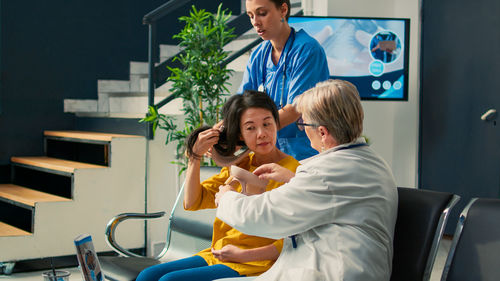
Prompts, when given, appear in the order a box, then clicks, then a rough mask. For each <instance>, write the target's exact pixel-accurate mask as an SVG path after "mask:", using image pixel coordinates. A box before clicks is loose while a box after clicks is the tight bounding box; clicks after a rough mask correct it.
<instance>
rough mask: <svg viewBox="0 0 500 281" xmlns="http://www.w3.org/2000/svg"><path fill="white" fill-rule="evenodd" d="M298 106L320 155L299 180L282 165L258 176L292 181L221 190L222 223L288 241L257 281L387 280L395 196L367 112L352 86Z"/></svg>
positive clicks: (327, 88)
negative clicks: (263, 188) (367, 133)
mask: <svg viewBox="0 0 500 281" xmlns="http://www.w3.org/2000/svg"><path fill="white" fill-rule="evenodd" d="M294 104H295V106H296V109H297V110H298V112H300V113H301V114H302V118H303V120H300V121H298V123H297V125H298V126H299V127H301V128H304V129H305V131H306V134H307V136H308V138H309V139H310V140H311V145H312V147H313V148H314V149H316V150H318V151H319V152H320V153H319V154H318V155H316V156H313V157H311V158H309V159H305V160H303V161H301V164H302V165H301V166H299V167H298V168H297V173H296V174H293V173H292V172H290V171H288V170H286V169H283V167H280V166H279V163H278V164H266V165H262V166H260V167H259V168H257V169H256V170H255V171H254V174H256V175H259V177H260V178H264V179H274V180H276V181H281V182H287V183H286V184H285V185H284V186H282V187H281V188H278V189H276V190H272V191H270V192H266V193H264V194H259V195H255V196H245V195H243V194H239V193H236V192H231V190H230V187H229V186H222V187H221V188H220V192H219V193H218V194H217V195H216V201H217V203H218V209H217V217H218V218H220V219H221V220H222V221H224V222H225V223H227V224H229V225H231V226H232V227H234V228H236V229H238V230H239V231H241V232H243V233H246V234H249V235H258V236H262V237H268V238H274V239H277V238H281V237H291V238H290V239H288V238H287V239H285V241H284V245H283V251H282V253H281V255H280V257H279V258H278V260H277V261H276V263H275V264H274V265H273V266H272V267H271V269H269V270H268V271H267V272H265V273H264V274H262V275H260V276H259V277H257V278H255V279H256V280H273V281H274V280H286V281H289V280H301V281H307V280H311V281H312V280H314V281H316V280H363V281H370V280H373V281H382V280H389V279H390V276H391V266H392V252H393V247H392V243H393V237H394V226H395V223H396V215H397V204H398V197H397V189H396V184H395V181H394V178H393V175H392V173H391V169H390V168H389V166H388V165H387V164H386V162H385V161H384V160H383V159H382V158H380V157H379V156H378V155H377V154H376V153H375V152H374V151H373V150H372V149H370V147H369V146H368V145H367V144H366V142H365V139H364V138H363V137H361V133H362V129H363V109H362V107H361V103H360V100H359V94H358V92H357V90H356V88H355V86H354V85H352V84H351V83H349V82H346V81H340V80H329V81H327V82H321V83H318V84H317V85H316V87H315V88H313V89H310V90H308V91H306V92H305V93H304V94H302V95H300V96H298V97H297V98H296V99H295V101H294ZM248 279H250V278H248Z"/></svg>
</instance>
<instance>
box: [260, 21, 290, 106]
mask: <svg viewBox="0 0 500 281" xmlns="http://www.w3.org/2000/svg"><path fill="white" fill-rule="evenodd" d="M290 38H291V39H290V45H289V46H288V49H287V50H286V52H285V53H284V54H283V77H282V80H281V95H280V104H279V108H283V106H285V101H284V100H283V98H284V96H285V80H286V60H287V58H288V54H289V53H290V50H291V49H292V46H293V43H294V41H295V29H293V27H292V28H291V31H290ZM287 42H288V40H287ZM285 49H286V43H285ZM272 50H273V45H272V44H269V48H268V49H267V50H266V52H265V53H264V68H263V70H262V84H261V85H262V88H263V92H264V93H265V92H266V87H265V85H266V75H267V72H266V70H267V60H268V59H269V56H270V52H272ZM278 64H279V60H278Z"/></svg>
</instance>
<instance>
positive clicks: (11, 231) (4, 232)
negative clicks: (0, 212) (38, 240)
mask: <svg viewBox="0 0 500 281" xmlns="http://www.w3.org/2000/svg"><path fill="white" fill-rule="evenodd" d="M24 235H32V234H31V233H29V232H27V231H24V230H22V229H19V228H17V227H14V226H11V225H8V224H6V223H3V222H1V221H0V237H6V236H24Z"/></svg>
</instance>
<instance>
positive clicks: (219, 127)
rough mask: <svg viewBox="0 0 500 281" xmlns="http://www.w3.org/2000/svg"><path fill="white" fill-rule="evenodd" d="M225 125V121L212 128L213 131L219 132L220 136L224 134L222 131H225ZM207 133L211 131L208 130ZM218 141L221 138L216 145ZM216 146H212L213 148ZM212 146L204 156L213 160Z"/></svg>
mask: <svg viewBox="0 0 500 281" xmlns="http://www.w3.org/2000/svg"><path fill="white" fill-rule="evenodd" d="M223 124H224V120H221V121H219V122H218V123H217V124H215V125H214V126H213V127H212V130H217V131H218V132H219V134H220V133H221V132H222V130H224V126H223ZM207 131H210V130H207ZM218 141H219V138H218V137H217V141H216V142H215V143H214V144H216V143H217V142H218ZM196 142H198V141H196ZM214 144H212V146H213V145H214ZM212 146H210V147H209V148H208V150H207V151H206V152H205V153H204V154H203V155H205V157H209V158H212ZM198 155H200V154H198Z"/></svg>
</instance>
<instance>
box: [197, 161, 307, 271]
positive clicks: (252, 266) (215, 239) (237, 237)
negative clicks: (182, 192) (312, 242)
mask: <svg viewBox="0 0 500 281" xmlns="http://www.w3.org/2000/svg"><path fill="white" fill-rule="evenodd" d="M253 157H254V154H253V153H250V155H249V156H248V157H247V158H246V159H244V160H243V161H241V163H240V164H239V165H238V166H239V167H241V168H244V169H246V170H248V171H250V172H252V171H254V170H255V169H256V168H257V167H255V166H253V165H252V164H251V163H252V159H253ZM277 164H279V165H281V166H283V167H285V168H287V169H289V170H290V171H292V172H295V169H296V168H297V166H299V162H298V161H297V160H295V158H293V157H292V156H287V157H285V158H283V159H282V160H281V161H279V162H278V163H277ZM227 178H229V169H228V167H224V168H222V170H221V172H220V174H218V175H214V176H213V177H211V178H209V179H207V180H205V181H203V182H202V183H201V186H202V195H201V198H200V199H199V200H198V201H197V202H195V204H193V206H192V207H191V208H190V209H188V210H190V211H195V210H201V209H214V208H216V206H215V193H217V192H218V191H219V186H220V185H222V184H223V183H224V182H225V181H226V180H227ZM280 185H283V183H281V182H276V181H273V180H270V181H269V183H268V184H267V187H266V190H267V191H269V190H272V189H274V188H277V187H279V186H280ZM237 191H238V192H241V185H238V186H237ZM271 243H274V245H275V246H276V248H277V249H278V251H279V252H281V249H282V248H283V240H274V239H268V238H263V237H257V236H250V235H246V234H244V233H241V232H239V231H238V230H236V229H234V228H232V227H231V226H229V225H227V224H226V223H224V222H223V221H221V220H220V219H219V218H215V221H214V226H213V233H212V248H214V249H216V250H220V249H222V247H224V246H225V245H229V244H232V245H235V246H237V247H239V248H241V249H253V248H258V247H262V246H266V245H269V244H271ZM197 255H198V256H200V257H202V258H203V259H204V260H205V261H206V262H207V264H208V265H214V264H224V265H226V266H228V267H230V268H231V269H233V270H235V271H236V272H238V273H239V274H240V275H246V276H253V275H259V274H261V273H263V272H265V271H266V270H268V269H269V268H270V267H271V266H272V265H273V263H274V261H272V260H262V261H252V262H246V263H234V262H222V261H220V260H218V259H216V258H215V257H214V256H213V254H212V252H211V250H210V248H208V249H205V250H203V251H201V252H199V253H198V254H197Z"/></svg>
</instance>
